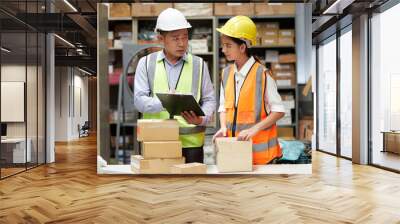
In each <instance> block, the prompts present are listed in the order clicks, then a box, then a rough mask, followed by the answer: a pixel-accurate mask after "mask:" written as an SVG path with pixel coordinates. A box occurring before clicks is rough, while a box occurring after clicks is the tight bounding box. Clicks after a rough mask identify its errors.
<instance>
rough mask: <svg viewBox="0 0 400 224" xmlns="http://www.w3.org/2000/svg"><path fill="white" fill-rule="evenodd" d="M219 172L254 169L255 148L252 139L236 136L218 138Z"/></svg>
mask: <svg viewBox="0 0 400 224" xmlns="http://www.w3.org/2000/svg"><path fill="white" fill-rule="evenodd" d="M215 146H216V150H217V167H218V172H221V173H223V172H246V171H252V170H253V149H252V143H251V141H238V140H237V139H236V138H217V139H216V140H215Z"/></svg>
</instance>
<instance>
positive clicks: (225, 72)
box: [222, 65, 231, 91]
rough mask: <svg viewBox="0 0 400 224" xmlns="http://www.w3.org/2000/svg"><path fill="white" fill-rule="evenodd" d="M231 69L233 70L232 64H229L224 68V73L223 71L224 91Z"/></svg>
mask: <svg viewBox="0 0 400 224" xmlns="http://www.w3.org/2000/svg"><path fill="white" fill-rule="evenodd" d="M230 70H231V66H229V65H228V66H226V67H225V68H224V73H223V77H222V78H223V82H222V85H223V88H224V91H225V86H226V83H227V82H228V78H229V73H230Z"/></svg>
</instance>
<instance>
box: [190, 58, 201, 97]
mask: <svg viewBox="0 0 400 224" xmlns="http://www.w3.org/2000/svg"><path fill="white" fill-rule="evenodd" d="M192 58H193V59H192V60H193V77H192V94H193V96H194V97H195V98H196V100H197V101H198V100H199V99H198V98H199V81H200V79H201V77H200V75H201V72H200V69H201V68H199V67H200V65H201V59H200V57H196V56H193V57H192Z"/></svg>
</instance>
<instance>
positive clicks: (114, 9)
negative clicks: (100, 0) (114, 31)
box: [110, 3, 131, 18]
mask: <svg viewBox="0 0 400 224" xmlns="http://www.w3.org/2000/svg"><path fill="white" fill-rule="evenodd" d="M110 17H111V18H116V17H131V4H129V3H111V4H110Z"/></svg>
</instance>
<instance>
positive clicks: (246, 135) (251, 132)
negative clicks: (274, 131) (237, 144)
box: [237, 127, 258, 141]
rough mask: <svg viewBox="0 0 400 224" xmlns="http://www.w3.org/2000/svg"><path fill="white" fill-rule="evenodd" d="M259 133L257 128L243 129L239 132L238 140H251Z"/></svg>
mask: <svg viewBox="0 0 400 224" xmlns="http://www.w3.org/2000/svg"><path fill="white" fill-rule="evenodd" d="M257 133H258V131H257V129H256V128H254V127H253V128H249V129H246V130H243V131H241V132H240V133H239V135H238V136H237V140H239V141H249V140H251V139H252V138H253V137H254V136H255V135H256V134H257Z"/></svg>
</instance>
